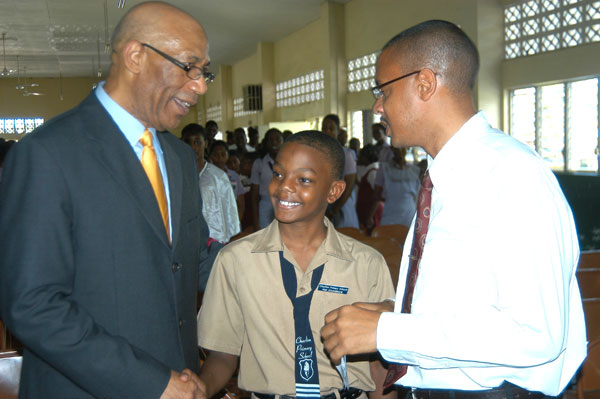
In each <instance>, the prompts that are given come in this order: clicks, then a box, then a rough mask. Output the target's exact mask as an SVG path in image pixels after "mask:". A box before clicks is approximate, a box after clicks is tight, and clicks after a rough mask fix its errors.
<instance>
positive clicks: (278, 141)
mask: <svg viewBox="0 0 600 399" xmlns="http://www.w3.org/2000/svg"><path fill="white" fill-rule="evenodd" d="M282 144H283V136H282V135H281V131H279V129H276V128H271V129H269V130H267V132H266V133H265V137H264V139H263V144H262V145H263V151H264V156H263V157H262V158H259V159H257V160H256V161H255V162H254V163H253V164H252V171H251V173H250V182H251V183H252V185H251V188H250V193H251V201H252V204H251V205H252V223H253V225H254V231H258V230H260V229H263V228H265V227H267V226H268V225H269V224H270V223H271V222H272V221H273V219H274V218H275V214H274V213H273V205H272V204H271V197H269V183H270V182H271V179H272V178H273V165H274V163H275V158H277V153H278V152H279V147H281V145H282Z"/></svg>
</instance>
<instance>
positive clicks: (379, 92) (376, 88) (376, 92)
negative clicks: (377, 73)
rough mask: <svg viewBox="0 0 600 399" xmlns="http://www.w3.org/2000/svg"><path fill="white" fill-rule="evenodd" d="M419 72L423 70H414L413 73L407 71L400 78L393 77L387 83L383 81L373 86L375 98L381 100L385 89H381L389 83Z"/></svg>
mask: <svg viewBox="0 0 600 399" xmlns="http://www.w3.org/2000/svg"><path fill="white" fill-rule="evenodd" d="M419 72H421V71H414V72H411V73H407V74H406V75H402V76H400V77H399V78H396V79H392V80H388V81H387V82H385V83H382V84H380V85H377V86H374V87H371V93H373V96H374V97H375V100H379V99H380V98H381V97H383V91H382V90H381V89H383V88H384V87H385V86H387V85H389V84H392V83H394V82H397V81H399V80H400V79H404V78H407V77H409V76H410V75H414V74H416V73H419Z"/></svg>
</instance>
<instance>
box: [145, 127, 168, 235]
mask: <svg viewBox="0 0 600 399" xmlns="http://www.w3.org/2000/svg"><path fill="white" fill-rule="evenodd" d="M140 143H141V144H142V145H143V146H144V149H143V150H142V167H143V168H144V170H145V171H146V175H147V176H148V180H150V184H151V185H152V189H153V190H154V195H155V196H156V200H157V201H158V208H159V209H160V214H161V215H162V219H163V223H164V224H165V231H166V232H167V237H168V238H169V241H171V238H170V237H171V235H170V234H169V208H168V206H167V196H166V194H165V185H164V183H163V179H162V174H161V173H160V168H159V167H158V160H157V158H156V151H154V146H153V145H152V133H150V131H149V130H148V129H146V130H144V134H143V135H142V138H141V139H140Z"/></svg>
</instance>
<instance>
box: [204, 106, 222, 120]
mask: <svg viewBox="0 0 600 399" xmlns="http://www.w3.org/2000/svg"><path fill="white" fill-rule="evenodd" d="M206 120H208V121H210V120H213V121H215V122H221V104H217V105H211V106H209V107H208V108H207V109H206Z"/></svg>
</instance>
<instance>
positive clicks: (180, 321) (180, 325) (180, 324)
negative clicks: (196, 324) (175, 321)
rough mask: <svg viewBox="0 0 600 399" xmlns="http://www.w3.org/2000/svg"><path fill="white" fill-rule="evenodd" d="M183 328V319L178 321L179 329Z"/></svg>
mask: <svg viewBox="0 0 600 399" xmlns="http://www.w3.org/2000/svg"><path fill="white" fill-rule="evenodd" d="M181 327H183V319H179V328H181Z"/></svg>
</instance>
